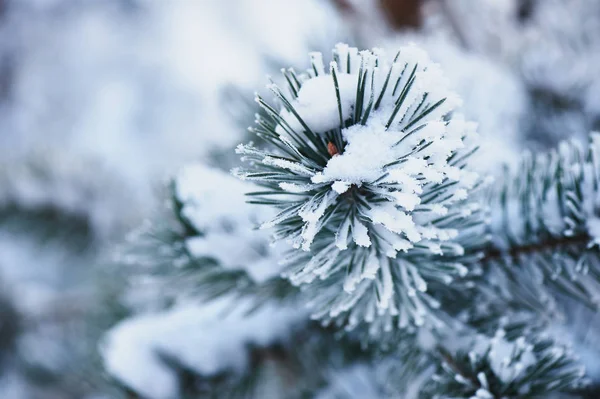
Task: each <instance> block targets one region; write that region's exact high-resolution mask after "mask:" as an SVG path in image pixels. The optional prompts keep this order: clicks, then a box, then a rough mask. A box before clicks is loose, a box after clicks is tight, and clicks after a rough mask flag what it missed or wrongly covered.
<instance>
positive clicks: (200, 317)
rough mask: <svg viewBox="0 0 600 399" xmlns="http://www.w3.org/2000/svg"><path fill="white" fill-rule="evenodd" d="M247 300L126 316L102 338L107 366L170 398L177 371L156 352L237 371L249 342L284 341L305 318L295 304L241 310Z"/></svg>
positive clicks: (153, 398)
mask: <svg viewBox="0 0 600 399" xmlns="http://www.w3.org/2000/svg"><path fill="white" fill-rule="evenodd" d="M248 306H249V304H245V303H243V302H233V301H232V300H231V299H230V298H223V299H220V300H218V301H214V302H211V303H210V304H205V305H196V304H186V305H180V306H179V307H177V308H175V309H172V310H169V311H167V312H164V313H159V314H145V315H139V316H135V317H133V318H131V319H128V320H125V321H123V322H121V323H120V324H118V325H116V326H115V327H113V329H112V330H110V331H109V332H108V333H107V335H106V336H105V338H104V340H103V342H102V344H101V353H102V356H103V359H104V365H105V367H106V370H107V371H108V372H109V373H110V374H111V375H112V376H114V377H115V378H117V379H118V380H120V381H121V382H122V383H124V384H125V385H127V386H129V387H131V388H132V389H134V390H135V391H136V392H138V393H140V394H141V395H142V396H144V397H146V398H149V399H174V398H176V397H177V393H178V381H177V377H176V374H175V371H174V370H173V369H172V368H170V367H168V366H167V365H166V364H165V363H164V362H163V361H162V360H161V357H160V356H161V355H162V356H170V357H173V358H175V359H177V360H178V361H180V362H181V363H182V364H183V365H184V366H186V367H189V368H190V369H192V370H194V371H195V372H197V373H198V374H200V375H203V376H206V377H210V376H214V375H216V374H218V373H221V372H232V373H238V374H239V373H243V372H244V370H245V369H246V367H248V361H249V353H248V349H247V346H248V345H256V346H259V347H265V346H268V345H270V344H272V343H275V342H278V341H285V340H286V337H287V336H288V334H289V333H290V332H291V330H292V328H294V326H295V325H296V324H298V323H299V322H301V321H303V320H306V314H305V313H304V312H302V311H298V309H297V308H292V307H278V306H274V305H264V306H262V307H260V308H259V309H258V310H256V311H254V312H252V313H250V314H249V315H245V311H246V309H248Z"/></svg>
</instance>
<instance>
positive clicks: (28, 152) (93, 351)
mask: <svg viewBox="0 0 600 399" xmlns="http://www.w3.org/2000/svg"><path fill="white" fill-rule="evenodd" d="M340 41H345V42H348V43H350V44H352V45H354V46H358V47H361V48H371V47H382V48H385V49H387V50H388V52H389V53H390V54H393V53H395V48H396V47H399V46H400V45H403V44H406V43H408V42H415V43H417V44H419V45H420V46H422V47H423V48H425V50H427V51H428V52H429V53H430V55H431V57H432V58H433V59H434V60H435V61H436V62H439V63H441V64H442V66H443V68H444V69H445V71H446V74H447V75H448V76H449V78H450V79H451V80H452V82H453V84H454V85H455V88H456V90H457V91H458V92H459V94H460V95H461V96H462V97H463V99H464V110H463V111H464V112H465V113H466V114H467V116H468V117H469V118H471V119H474V120H476V121H477V122H478V123H479V126H480V133H481V135H482V137H483V145H482V146H483V149H482V151H481V153H480V156H479V159H480V160H479V162H480V165H479V167H480V168H482V169H494V168H496V167H498V165H500V164H501V163H502V162H511V160H513V159H515V157H516V156H517V155H518V154H519V152H520V151H521V150H524V149H534V150H535V149H542V148H549V147H552V146H554V145H555V144H556V143H557V142H558V141H559V140H562V139H564V138H567V137H586V136H587V134H588V132H589V131H591V130H594V129H598V128H599V127H600V95H599V93H600V69H599V68H598V67H597V66H598V64H599V62H600V2H598V1H597V0H477V1H473V0H302V1H294V0H0V398H3V399H29V398H31V399H37V398H39V399H53V398H57V399H64V398H66V399H69V398H89V399H92V398H93V399H100V398H113V397H117V396H116V395H117V394H116V393H115V391H113V386H112V384H111V381H110V379H109V378H108V377H107V376H106V375H105V373H104V372H103V371H102V370H103V368H102V363H101V360H100V359H99V355H98V350H97V347H98V342H99V339H100V337H101V336H102V334H103V332H104V331H106V329H107V328H108V327H109V326H111V325H113V324H115V323H116V322H117V321H118V320H120V319H121V318H123V317H125V316H126V315H127V314H128V312H130V311H131V309H129V308H128V306H127V305H126V304H124V301H122V300H121V298H122V296H123V292H124V291H126V289H127V288H126V285H127V284H126V278H125V276H124V273H123V272H122V270H120V269H119V268H118V267H115V266H113V265H114V262H113V261H112V256H113V252H114V250H113V249H114V248H115V245H117V244H118V243H120V242H122V241H123V239H124V238H125V236H126V233H127V232H128V231H129V230H131V229H132V228H133V227H135V226H137V225H139V224H140V223H141V222H142V221H143V220H144V219H145V218H147V217H148V216H149V214H150V213H151V212H152V210H153V209H155V208H156V207H159V206H161V203H160V202H161V198H162V197H161V195H159V192H160V190H161V187H162V186H163V185H164V183H165V181H167V179H168V178H169V177H170V176H172V175H173V173H174V172H175V171H177V170H178V168H180V167H181V166H183V165H185V164H186V163H189V162H191V161H195V160H200V161H202V162H204V163H209V164H213V165H216V166H218V167H220V168H222V169H229V168H230V167H231V166H233V165H234V162H235V156H234V155H233V151H232V150H233V148H234V147H235V146H236V145H237V144H238V143H240V142H242V141H246V139H247V137H246V127H247V126H249V125H250V124H251V123H252V121H253V113H254V110H253V108H252V106H253V93H254V91H257V90H258V91H263V90H264V86H265V83H266V82H267V79H266V78H265V76H266V75H270V76H273V77H274V79H278V78H277V77H276V76H277V75H278V74H279V69H280V68H281V67H294V68H295V69H296V70H303V69H305V68H307V67H308V66H309V58H308V57H307V52H309V51H313V50H316V51H322V52H324V53H325V54H329V52H330V51H331V50H330V49H331V48H332V47H333V45H334V44H335V43H337V42H340ZM581 334H583V335H586V334H587V332H586V331H584V332H582V333H581ZM586 337H587V338H586V339H592V338H590V337H589V334H587V335H586ZM595 342H598V341H595Z"/></svg>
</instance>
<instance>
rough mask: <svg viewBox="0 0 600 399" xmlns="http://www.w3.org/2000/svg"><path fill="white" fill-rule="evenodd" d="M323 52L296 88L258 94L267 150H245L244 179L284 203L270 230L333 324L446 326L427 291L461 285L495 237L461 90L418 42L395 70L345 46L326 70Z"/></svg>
mask: <svg viewBox="0 0 600 399" xmlns="http://www.w3.org/2000/svg"><path fill="white" fill-rule="evenodd" d="M311 59H312V68H311V69H310V70H309V71H308V72H307V73H306V74H301V75H297V74H296V73H295V72H294V71H291V70H290V71H285V72H284V74H285V76H286V78H287V81H288V83H289V93H290V94H289V95H284V94H283V91H282V90H281V89H280V88H279V87H277V86H276V85H270V86H269V87H270V88H271V90H272V91H273V93H274V95H275V99H276V102H277V104H276V105H271V104H269V103H268V102H266V101H265V100H264V99H263V98H262V97H260V96H259V97H257V102H258V103H259V105H260V106H261V107H262V109H263V111H264V113H265V114H267V115H268V116H267V117H266V118H263V117H259V118H258V119H257V122H256V126H255V127H254V129H253V131H254V132H255V133H256V135H257V136H258V137H259V138H260V139H262V140H264V145H263V147H255V146H254V145H246V146H239V147H238V150H237V151H238V153H240V154H241V155H242V159H243V160H244V161H247V162H248V164H249V167H248V168H247V169H240V170H236V171H235V174H237V175H238V176H239V177H240V178H242V179H243V180H248V181H252V182H255V183H256V184H257V185H259V186H261V189H260V190H257V191H255V192H251V193H249V194H248V195H249V196H250V197H251V199H250V201H249V202H250V203H253V204H260V205H266V206H269V207H271V208H276V209H279V214H278V215H277V216H275V217H274V218H272V219H271V220H270V221H268V222H266V223H264V224H263V225H262V227H263V228H273V229H274V234H273V237H274V239H275V240H281V241H284V240H285V241H288V242H291V243H292V245H293V247H295V248H297V249H298V250H296V251H293V250H292V251H290V256H289V257H287V258H286V259H285V264H286V265H287V266H286V269H285V271H284V276H285V277H286V278H287V279H289V281H290V282H291V283H292V284H294V285H298V286H300V287H301V288H302V289H303V290H304V291H305V292H306V293H307V294H308V296H309V297H310V298H311V301H310V302H311V304H312V305H313V306H314V309H315V313H314V316H315V317H317V318H320V319H322V320H324V321H325V322H326V323H335V324H337V325H340V326H341V325H346V326H348V327H350V328H352V327H355V326H356V325H358V324H362V323H365V322H366V323H375V324H377V326H376V327H375V328H372V331H384V330H390V329H391V328H393V327H392V325H394V324H395V325H398V326H399V327H400V328H406V327H408V326H409V325H415V324H416V325H422V324H425V323H440V321H439V320H438V319H437V318H436V316H434V315H433V314H434V313H435V312H436V309H437V308H438V307H439V304H438V303H437V301H436V300H435V299H434V298H433V296H432V295H430V293H429V292H428V291H427V286H428V285H431V284H436V283H439V284H440V285H446V286H449V285H450V283H451V282H454V281H456V280H460V279H461V277H463V276H464V275H465V274H466V273H467V270H468V269H467V266H466V265H465V264H467V263H468V262H470V261H473V260H474V259H475V258H476V256H475V255H471V256H470V257H469V256H464V253H465V252H469V253H471V254H472V253H474V252H475V251H476V248H478V247H479V246H481V245H482V244H483V239H484V237H483V236H482V235H480V234H478V232H477V230H478V229H480V228H481V226H483V215H482V213H481V210H480V209H479V207H478V205H477V204H476V203H472V202H469V201H467V198H468V196H469V192H472V191H474V190H475V189H477V188H478V186H479V184H480V182H479V181H478V179H477V176H476V175H475V174H474V173H472V172H470V171H469V170H468V169H467V168H466V165H465V164H466V161H467V159H468V157H469V156H470V155H471V154H472V152H473V151H474V147H473V146H472V145H471V138H472V135H473V133H474V132H473V128H474V126H473V125H472V124H471V123H468V122H465V121H464V119H462V117H461V116H460V115H456V114H451V111H452V109H453V108H454V106H456V104H457V99H456V96H455V94H454V93H453V92H451V91H450V90H448V88H447V86H446V82H445V80H444V79H443V78H442V76H441V72H440V71H439V69H438V66H437V65H435V64H432V63H431V62H430V61H429V59H428V57H427V55H426V54H425V53H423V52H421V51H420V50H418V49H416V48H414V47H406V48H402V49H401V50H400V52H399V53H398V54H397V56H396V57H395V59H394V61H393V63H391V64H390V63H389V62H388V60H387V58H386V57H385V55H384V54H383V52H381V51H380V50H377V51H374V52H369V51H363V52H360V53H359V51H358V50H357V49H355V48H350V47H348V46H346V45H338V46H337V47H336V49H335V50H334V60H333V61H332V63H331V65H330V68H329V71H328V72H327V71H326V69H325V66H324V62H323V58H322V55H321V54H319V53H313V54H311ZM277 109H281V111H280V112H279V111H277ZM300 249H301V250H302V251H300ZM456 288H458V284H457V287H456Z"/></svg>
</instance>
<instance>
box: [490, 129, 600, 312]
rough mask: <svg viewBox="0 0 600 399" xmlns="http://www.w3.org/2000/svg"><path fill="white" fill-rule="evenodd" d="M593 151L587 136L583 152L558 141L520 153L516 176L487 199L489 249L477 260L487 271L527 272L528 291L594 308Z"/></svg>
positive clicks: (599, 295) (598, 297)
mask: <svg viewBox="0 0 600 399" xmlns="http://www.w3.org/2000/svg"><path fill="white" fill-rule="evenodd" d="M599 149H600V148H599V144H598V137H597V135H596V134H592V135H591V137H590V144H589V147H588V149H587V150H584V149H582V148H581V147H580V146H578V145H577V144H575V143H563V144H562V145H561V146H560V147H559V149H558V150H557V151H551V152H549V153H547V154H541V155H537V156H531V155H526V156H525V157H524V159H523V162H522V164H521V165H520V167H519V169H518V170H519V173H518V174H513V173H510V172H509V171H508V170H507V171H506V172H505V175H504V178H503V180H502V182H501V184H500V185H498V186H497V187H496V188H495V189H494V190H493V192H492V193H491V196H490V198H491V205H490V206H491V208H492V209H494V210H495V213H494V214H493V218H492V224H491V227H490V235H491V237H492V246H491V247H489V248H487V249H486V250H485V251H484V256H483V258H482V263H483V264H487V265H488V267H487V268H488V270H492V269H494V270H492V272H501V269H502V268H503V267H506V268H510V269H512V270H511V271H510V272H511V273H512V272H514V273H517V274H519V273H524V272H527V273H529V276H531V278H526V279H525V280H527V283H528V284H529V285H530V287H533V289H536V290H537V289H543V290H546V291H547V290H548V289H551V290H554V289H556V290H558V291H559V292H561V293H563V294H566V295H569V296H572V297H574V298H576V299H577V300H579V301H581V302H583V303H585V304H587V305H588V306H590V307H592V308H598V304H599V303H600V262H599V261H600V259H599V256H600V254H599V252H598V236H597V234H598V230H596V226H598V224H597V220H599V215H600V213H599V209H600V208H599V205H600V204H598V203H597V198H598V190H599V187H600V181H599V177H598V176H600V163H599V161H598V151H599ZM499 265H500V266H501V267H497V266H499ZM534 276H538V277H537V278H536V277H534ZM535 285H537V286H538V287H539V288H535V287H534V286H535ZM513 289H514V287H513ZM552 296H553V295H552V294H551V292H548V293H546V294H543V298H542V299H544V300H547V299H549V298H551V297H552Z"/></svg>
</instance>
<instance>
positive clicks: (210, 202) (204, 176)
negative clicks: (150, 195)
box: [175, 164, 285, 282]
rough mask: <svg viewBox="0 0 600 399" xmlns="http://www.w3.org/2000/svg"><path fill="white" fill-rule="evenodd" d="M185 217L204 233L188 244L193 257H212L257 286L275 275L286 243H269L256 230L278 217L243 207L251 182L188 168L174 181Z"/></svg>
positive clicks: (196, 166) (262, 209)
mask: <svg viewBox="0 0 600 399" xmlns="http://www.w3.org/2000/svg"><path fill="white" fill-rule="evenodd" d="M175 188H176V195H177V198H178V200H179V201H180V202H181V203H182V204H183V209H182V211H181V213H182V215H183V216H184V217H185V218H186V219H187V220H189V221H190V222H191V223H192V224H193V226H194V227H195V228H196V230H197V231H198V232H199V233H200V234H199V235H197V236H192V237H189V238H187V240H186V248H187V250H188V251H189V253H190V254H191V255H192V256H193V257H195V258H212V259H215V260H217V261H218V262H219V264H220V265H221V266H222V267H224V268H228V269H243V270H245V271H247V272H248V273H249V274H250V277H252V278H253V279H254V280H255V281H257V282H263V281H265V280H267V279H269V278H271V277H275V276H277V275H278V274H279V273H280V271H281V267H280V266H279V264H278V260H279V258H280V257H281V255H282V254H283V250H284V248H285V244H284V243H277V244H271V243H270V242H269V235H268V234H267V233H266V232H264V231H262V230H257V227H258V225H259V223H260V221H262V220H265V219H270V218H272V217H273V216H274V213H273V211H272V210H270V209H268V208H266V207H255V206H252V205H249V204H247V203H246V202H245V199H246V196H245V193H247V192H249V191H252V189H253V187H252V186H250V185H249V184H248V183H245V182H242V181H239V180H238V179H236V178H234V177H232V176H231V175H229V174H228V173H225V172H222V171H219V170H217V169H213V168H210V167H207V166H204V165H202V164H191V165H188V166H187V167H185V168H184V169H183V170H182V171H181V172H180V173H179V174H178V176H177V178H176V179H175Z"/></svg>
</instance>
